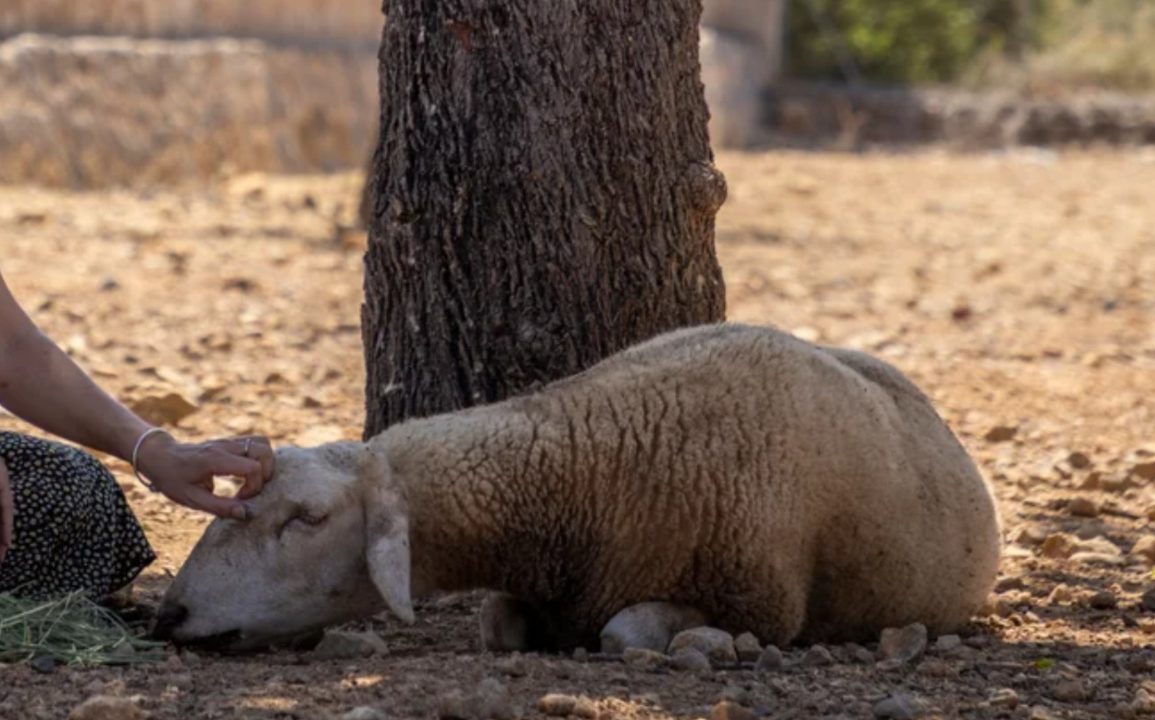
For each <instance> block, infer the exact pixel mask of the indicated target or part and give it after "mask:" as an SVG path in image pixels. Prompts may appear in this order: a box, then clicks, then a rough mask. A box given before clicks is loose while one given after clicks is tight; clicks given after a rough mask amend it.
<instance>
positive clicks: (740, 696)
mask: <svg viewBox="0 0 1155 720" xmlns="http://www.w3.org/2000/svg"><path fill="white" fill-rule="evenodd" d="M718 702H732V703H737V704H738V705H742V706H748V705H749V704H750V693H749V692H747V690H746V688H744V687H742V686H740V685H727V686H726V687H724V688H722V692H721V693H719V694H718Z"/></svg>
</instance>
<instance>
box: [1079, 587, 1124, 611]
mask: <svg viewBox="0 0 1155 720" xmlns="http://www.w3.org/2000/svg"><path fill="white" fill-rule="evenodd" d="M1087 605H1089V606H1090V607H1091V608H1093V609H1095V610H1114V609H1115V608H1117V607H1119V598H1117V597H1115V593H1113V592H1111V591H1110V590H1100V591H1098V592H1096V593H1095V594H1094V595H1092V596H1091V597H1089V598H1087Z"/></svg>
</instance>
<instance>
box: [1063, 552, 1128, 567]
mask: <svg viewBox="0 0 1155 720" xmlns="http://www.w3.org/2000/svg"><path fill="white" fill-rule="evenodd" d="M1067 560H1069V561H1070V562H1072V563H1074V564H1075V565H1089V566H1092V567H1119V566H1121V565H1126V564H1127V560H1126V558H1124V557H1123V556H1122V555H1117V554H1111V553H1097V552H1077V553H1075V554H1074V555H1072V556H1071V557H1069V558H1067Z"/></svg>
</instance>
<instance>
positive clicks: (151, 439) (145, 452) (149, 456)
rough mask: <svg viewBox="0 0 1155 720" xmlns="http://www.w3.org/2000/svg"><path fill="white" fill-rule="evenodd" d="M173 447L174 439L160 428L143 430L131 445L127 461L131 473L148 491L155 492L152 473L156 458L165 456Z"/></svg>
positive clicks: (154, 478)
mask: <svg viewBox="0 0 1155 720" xmlns="http://www.w3.org/2000/svg"><path fill="white" fill-rule="evenodd" d="M174 445H176V438H174V437H173V436H172V435H171V434H170V433H169V432H168V431H167V430H164V429H162V428H149V429H147V430H144V431H143V432H142V433H141V434H140V436H139V437H138V438H137V440H136V443H135V444H134V445H133V449H132V455H131V458H130V460H129V462H131V464H132V471H133V473H134V474H135V475H136V477H137V479H138V480H140V481H141V483H142V484H144V486H145V487H147V488H148V489H149V490H152V491H153V492H156V487H155V480H156V477H155V475H154V472H153V471H154V469H155V468H156V466H157V462H156V460H157V458H158V457H161V456H163V455H165V454H167V453H168V452H169V450H170V449H171V448H172V447H173V446H174Z"/></svg>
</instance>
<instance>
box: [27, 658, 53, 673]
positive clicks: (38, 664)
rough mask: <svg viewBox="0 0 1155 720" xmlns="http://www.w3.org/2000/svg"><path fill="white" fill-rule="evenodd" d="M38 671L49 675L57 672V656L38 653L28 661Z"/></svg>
mask: <svg viewBox="0 0 1155 720" xmlns="http://www.w3.org/2000/svg"><path fill="white" fill-rule="evenodd" d="M28 666H29V667H31V668H32V669H33V670H35V671H36V672H38V673H42V674H44V675H48V674H51V673H54V672H56V658H54V657H52V656H51V655H37V656H36V657H34V658H32V660H31V661H30V662H29V663H28Z"/></svg>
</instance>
